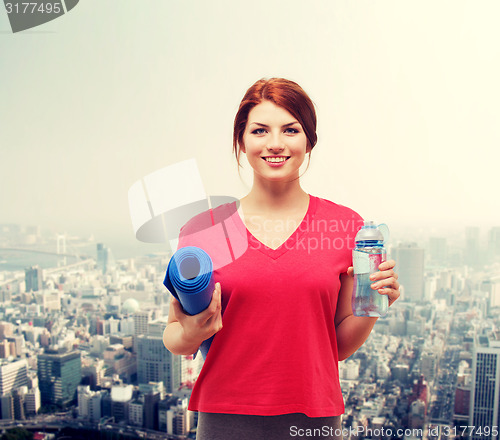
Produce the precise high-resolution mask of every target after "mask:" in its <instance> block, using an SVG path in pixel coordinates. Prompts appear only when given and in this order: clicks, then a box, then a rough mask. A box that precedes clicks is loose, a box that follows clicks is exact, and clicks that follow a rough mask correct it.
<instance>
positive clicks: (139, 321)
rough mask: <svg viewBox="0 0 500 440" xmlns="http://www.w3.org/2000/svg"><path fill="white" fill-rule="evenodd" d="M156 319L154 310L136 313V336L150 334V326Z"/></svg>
mask: <svg viewBox="0 0 500 440" xmlns="http://www.w3.org/2000/svg"><path fill="white" fill-rule="evenodd" d="M153 319H154V317H153V311H152V310H143V311H139V310H138V311H137V312H135V313H134V335H135V336H139V335H145V334H147V333H148V324H149V323H150V322H151V321H152V320H153Z"/></svg>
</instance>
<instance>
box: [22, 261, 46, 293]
mask: <svg viewBox="0 0 500 440" xmlns="http://www.w3.org/2000/svg"><path fill="white" fill-rule="evenodd" d="M24 275H25V277H24V280H25V282H26V292H31V291H33V292H36V291H38V290H41V289H42V281H43V277H42V269H40V267H38V266H32V267H28V268H26V269H25V270H24Z"/></svg>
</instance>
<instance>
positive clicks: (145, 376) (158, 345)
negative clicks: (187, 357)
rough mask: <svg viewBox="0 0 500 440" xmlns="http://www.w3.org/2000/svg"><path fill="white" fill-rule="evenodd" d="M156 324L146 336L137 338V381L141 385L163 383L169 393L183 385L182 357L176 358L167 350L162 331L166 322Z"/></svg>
mask: <svg viewBox="0 0 500 440" xmlns="http://www.w3.org/2000/svg"><path fill="white" fill-rule="evenodd" d="M160 322H161V323H162V324H161V325H160V324H158V322H155V323H153V324H152V325H151V327H150V331H149V332H148V334H146V335H140V336H138V338H137V380H138V382H139V384H147V383H149V382H163V385H164V386H165V389H166V391H167V392H168V393H172V392H173V391H176V390H177V389H178V388H179V386H180V384H181V356H175V355H173V354H172V353H170V351H168V350H167V349H166V348H165V345H164V344H163V337H162V336H161V333H162V332H163V331H162V330H161V329H162V328H163V329H164V328H165V326H166V321H160Z"/></svg>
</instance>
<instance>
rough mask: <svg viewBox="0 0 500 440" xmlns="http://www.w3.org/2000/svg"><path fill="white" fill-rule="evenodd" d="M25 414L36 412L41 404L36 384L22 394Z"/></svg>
mask: <svg viewBox="0 0 500 440" xmlns="http://www.w3.org/2000/svg"><path fill="white" fill-rule="evenodd" d="M24 404H25V405H26V414H36V413H37V412H38V410H39V409H40V407H41V405H42V399H41V395H40V389H39V388H38V386H36V387H35V388H32V389H31V390H29V391H28V392H27V393H26V394H25V395H24Z"/></svg>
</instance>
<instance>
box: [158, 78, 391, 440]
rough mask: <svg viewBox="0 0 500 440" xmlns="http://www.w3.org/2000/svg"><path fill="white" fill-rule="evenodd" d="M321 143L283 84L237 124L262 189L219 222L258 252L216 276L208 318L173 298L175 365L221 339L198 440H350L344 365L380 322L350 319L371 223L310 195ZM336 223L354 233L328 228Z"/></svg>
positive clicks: (291, 87)
mask: <svg viewBox="0 0 500 440" xmlns="http://www.w3.org/2000/svg"><path fill="white" fill-rule="evenodd" d="M316 140H317V137H316V114H315V110H314V106H313V104H312V101H311V100H310V98H309V97H308V96H307V94H306V93H305V92H304V91H303V90H302V88H301V87H300V86H299V85H298V84H296V83H294V82H292V81H289V80H286V79H282V78H272V79H270V80H260V81H257V82H256V83H255V84H254V85H253V86H252V87H250V89H249V90H248V91H247V93H246V95H245V97H244V98H243V100H242V102H241V104H240V107H239V110H238V113H237V115H236V118H235V122H234V133H233V142H234V144H233V148H234V153H235V155H236V159H237V161H238V164H239V158H240V154H241V153H244V154H246V156H247V159H248V163H249V164H250V166H251V167H252V169H253V174H254V179H253V185H252V189H251V190H250V192H249V193H248V194H247V195H246V196H245V197H243V198H242V199H241V200H240V206H239V208H237V206H236V203H235V202H233V204H227V205H231V206H227V205H222V206H219V207H218V208H216V209H214V210H213V212H211V214H213V218H228V217H231V222H233V226H234V227H235V229H236V230H237V231H242V234H243V235H242V236H243V237H244V239H245V241H247V243H248V246H247V247H246V248H245V249H246V251H245V252H244V253H243V254H242V255H241V256H240V257H239V258H236V259H234V260H233V261H232V262H231V263H230V264H227V265H226V266H223V267H219V268H218V269H217V270H214V272H213V277H214V281H215V282H216V287H215V290H214V292H213V294H212V300H211V303H210V305H209V306H208V308H207V309H206V310H204V311H202V312H201V313H199V314H197V315H194V316H190V315H187V314H186V313H185V312H184V311H183V310H182V307H181V306H180V303H179V302H178V301H177V300H176V299H174V298H172V300H171V304H170V309H169V315H168V324H167V327H166V329H165V332H164V343H165V346H166V347H167V348H168V349H169V350H170V351H172V353H174V354H192V353H194V352H196V351H197V349H198V347H199V346H200V344H201V342H202V341H204V340H205V339H207V338H209V337H211V336H213V335H215V336H214V338H213V341H212V345H211V347H210V351H209V352H208V354H207V357H206V359H205V363H204V365H203V368H202V370H201V373H200V375H199V377H198V379H197V380H196V383H195V386H194V388H193V392H192V394H191V398H190V401H189V409H190V410H193V411H198V412H199V419H198V432H197V439H198V440H212V439H217V440H229V439H231V440H233V439H235V438H238V439H240V440H244V439H256V438H258V439H260V438H266V439H269V440H278V439H286V438H291V437H294V436H296V435H297V432H316V431H317V432H320V431H321V433H322V434H323V433H327V435H322V438H324V439H336V438H338V437H340V436H341V435H340V434H339V432H340V430H339V428H340V426H341V415H342V413H343V412H344V402H343V400H342V391H341V389H340V381H339V373H338V362H339V360H343V359H345V358H347V357H349V356H350V355H351V354H353V353H354V352H355V351H356V350H357V349H358V348H359V347H360V346H361V345H362V344H363V343H364V341H365V340H366V338H367V337H368V335H369V334H370V332H371V329H372V328H373V325H374V324H375V321H376V319H377V318H371V317H356V316H354V315H353V313H352V309H351V293H352V287H353V276H352V267H351V266H352V248H353V245H354V236H355V235H356V232H357V230H358V229H359V227H360V226H361V225H362V224H363V222H362V219H361V217H360V216H359V215H358V214H357V213H356V212H354V211H353V210H351V209H349V208H347V207H345V206H342V205H338V204H336V203H333V202H331V201H329V200H325V199H322V198H319V197H315V196H313V195H310V194H308V193H307V192H305V191H304V190H303V189H302V188H301V185H300V179H299V178H300V175H299V169H300V166H301V165H302V164H303V163H304V160H305V156H306V155H308V156H309V157H310V155H311V151H312V149H313V148H314V146H315V145H316ZM224 212H230V213H234V215H232V214H231V215H224ZM195 221H196V219H192V220H191V221H190V222H188V224H187V225H185V227H184V228H183V229H181V234H180V237H179V247H184V246H190V245H191V242H192V241H193V240H195V238H194V236H195V235H196V234H191V235H189V232H188V231H189V230H190V229H192V226H193V225H194V223H195ZM332 221H335V222H340V223H341V224H346V225H351V227H348V228H333V229H331V228H327V229H325V228H324V227H323V228H321V227H320V225H321V224H322V223H324V224H326V222H332ZM231 222H228V225H231ZM334 243H335V244H340V245H335V246H332V244H334ZM198 245H199V242H198ZM202 245H203V243H202ZM394 265H395V263H394V262H393V261H389V262H385V263H382V264H381V265H380V266H379V269H380V270H379V271H378V272H377V273H376V275H375V278H374V279H373V280H374V281H375V280H377V281H379V282H380V283H381V285H383V286H387V287H388V289H384V290H387V291H386V292H385V293H384V294H387V295H390V296H391V297H392V301H394V300H395V299H396V298H397V297H398V296H399V285H398V283H397V275H396V274H395V273H394V271H393V268H394ZM372 288H375V287H374V286H372ZM292 427H295V428H296V431H293V430H292ZM325 428H326V429H325ZM297 430H298V431H297Z"/></svg>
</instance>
